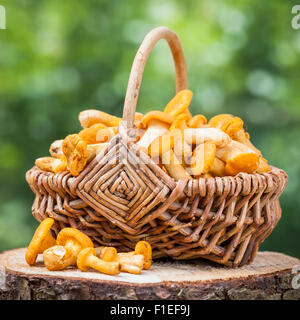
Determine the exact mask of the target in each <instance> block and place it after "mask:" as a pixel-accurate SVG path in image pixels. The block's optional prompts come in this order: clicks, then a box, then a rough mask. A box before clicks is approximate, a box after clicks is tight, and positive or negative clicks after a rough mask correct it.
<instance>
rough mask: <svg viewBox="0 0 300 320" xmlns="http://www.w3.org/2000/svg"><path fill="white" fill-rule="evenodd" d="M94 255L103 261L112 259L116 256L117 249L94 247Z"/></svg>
mask: <svg viewBox="0 0 300 320" xmlns="http://www.w3.org/2000/svg"><path fill="white" fill-rule="evenodd" d="M95 251H96V256H97V257H99V258H100V259H102V260H104V261H114V259H115V258H116V256H117V249H116V248H114V247H97V248H95Z"/></svg>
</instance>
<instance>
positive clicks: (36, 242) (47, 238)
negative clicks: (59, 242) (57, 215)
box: [25, 218, 56, 266]
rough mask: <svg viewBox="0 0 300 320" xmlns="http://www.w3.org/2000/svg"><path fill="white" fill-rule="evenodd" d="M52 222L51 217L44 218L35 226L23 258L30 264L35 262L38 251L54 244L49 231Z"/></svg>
mask: <svg viewBox="0 0 300 320" xmlns="http://www.w3.org/2000/svg"><path fill="white" fill-rule="evenodd" d="M53 223H54V220H53V219H52V218H46V219H44V220H43V221H42V222H41V223H40V225H39V226H38V227H37V229H36V231H35V233H34V235H33V237H32V240H31V241H30V244H29V246H28V248H27V250H26V254H25V260H26V262H27V263H28V264H29V265H30V266H31V265H33V264H34V263H35V261H36V258H37V256H38V254H39V253H43V252H44V251H45V250H46V249H48V248H50V247H52V246H54V245H55V243H56V242H55V239H54V238H53V237H52V235H51V233H50V229H51V227H52V225H53Z"/></svg>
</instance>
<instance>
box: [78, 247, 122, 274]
mask: <svg viewBox="0 0 300 320" xmlns="http://www.w3.org/2000/svg"><path fill="white" fill-rule="evenodd" d="M77 267H78V268H79V269H80V270H81V271H87V270H88V269H89V268H92V269H95V270H97V271H99V272H101V273H105V274H109V275H117V274H119V273H120V264H119V263H118V262H116V261H111V262H109V261H104V260H102V259H100V258H98V257H97V256H96V251H95V249H94V248H91V247H90V248H85V249H83V250H81V251H80V253H79V254H78V256H77Z"/></svg>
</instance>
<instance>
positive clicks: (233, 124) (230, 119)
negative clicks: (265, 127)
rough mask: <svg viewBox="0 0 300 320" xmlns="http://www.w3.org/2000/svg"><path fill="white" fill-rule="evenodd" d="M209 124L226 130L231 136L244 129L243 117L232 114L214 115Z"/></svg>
mask: <svg viewBox="0 0 300 320" xmlns="http://www.w3.org/2000/svg"><path fill="white" fill-rule="evenodd" d="M208 124H209V125H211V126H213V127H215V128H218V129H221V130H222V131H224V132H226V133H227V134H228V135H229V136H230V137H231V138H233V135H234V134H235V133H236V132H238V131H240V130H242V129H243V126H244V122H243V120H242V119H240V118H239V117H234V116H233V115H231V114H218V115H217V116H215V117H212V118H211V119H210V120H209V122H208Z"/></svg>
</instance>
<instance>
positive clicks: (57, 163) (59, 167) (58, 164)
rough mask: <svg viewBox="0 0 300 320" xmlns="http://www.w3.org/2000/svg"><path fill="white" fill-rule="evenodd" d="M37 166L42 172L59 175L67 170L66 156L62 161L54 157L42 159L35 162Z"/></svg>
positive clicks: (62, 157)
mask: <svg viewBox="0 0 300 320" xmlns="http://www.w3.org/2000/svg"><path fill="white" fill-rule="evenodd" d="M35 165H36V166H37V167H39V168H40V169H41V170H44V171H49V172H53V173H58V172H61V171H65V170H66V169H67V165H68V164H67V160H66V158H65V157H64V156H61V158H60V159H57V158H52V157H42V158H38V159H36V160H35Z"/></svg>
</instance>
